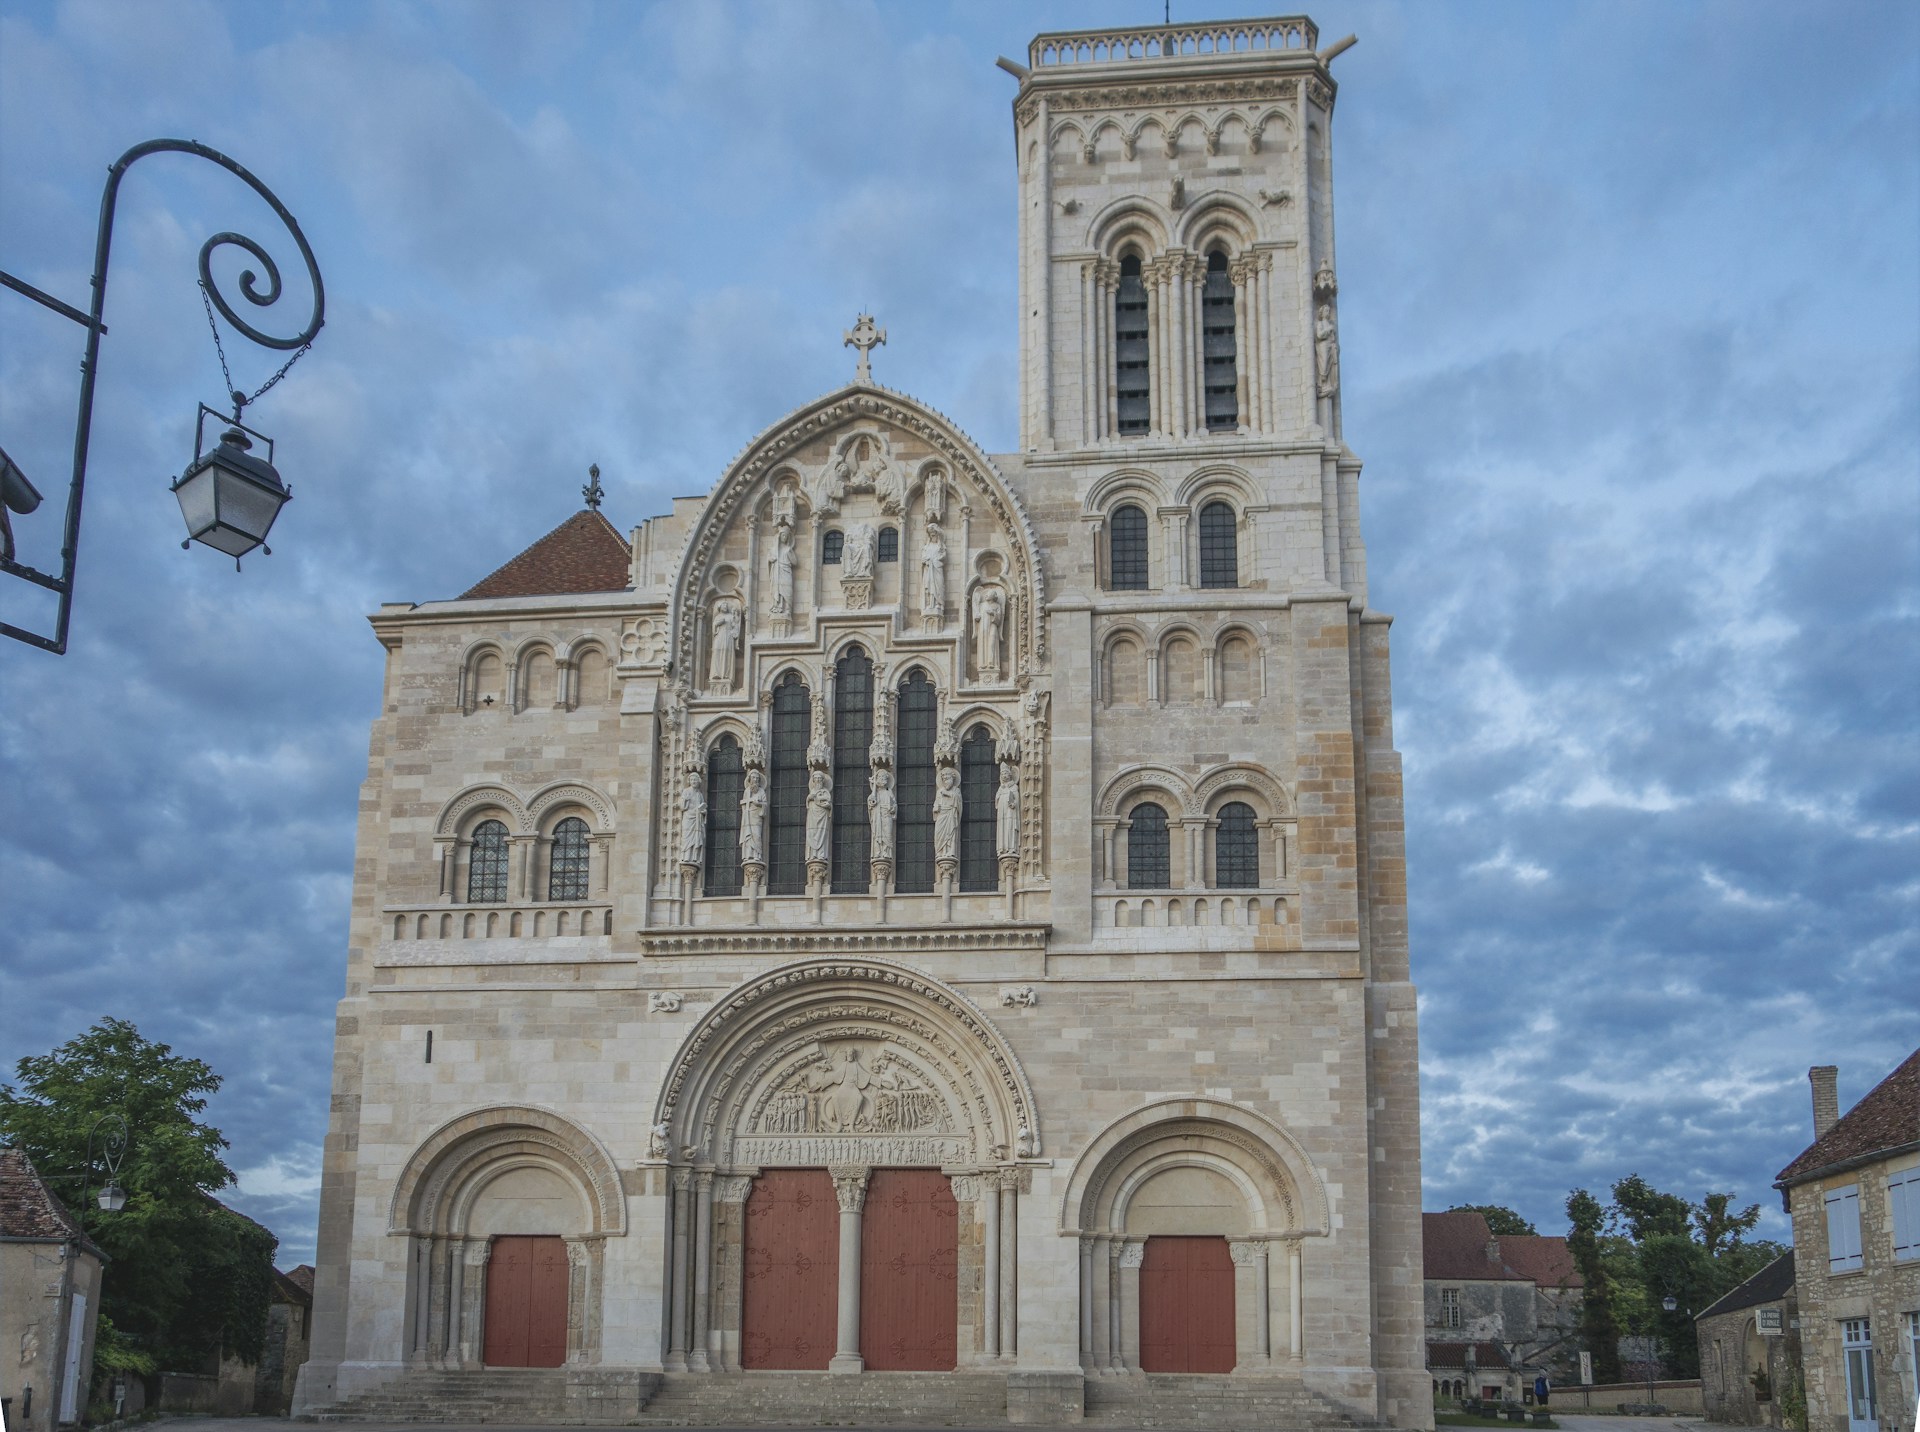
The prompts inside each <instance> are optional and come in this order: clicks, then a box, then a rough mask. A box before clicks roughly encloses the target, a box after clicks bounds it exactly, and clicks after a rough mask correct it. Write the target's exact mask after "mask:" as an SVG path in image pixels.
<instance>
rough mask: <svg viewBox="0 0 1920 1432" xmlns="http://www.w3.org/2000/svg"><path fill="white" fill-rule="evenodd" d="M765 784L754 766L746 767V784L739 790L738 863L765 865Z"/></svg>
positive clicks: (764, 779) (763, 778) (764, 780)
mask: <svg viewBox="0 0 1920 1432" xmlns="http://www.w3.org/2000/svg"><path fill="white" fill-rule="evenodd" d="M766 819H767V782H766V777H764V776H762V775H761V774H760V770H759V768H758V767H756V766H748V767H747V778H746V783H745V784H744V785H743V786H742V787H741V788H740V863H741V864H742V865H765V864H766V863H767V844H766V841H767V838H766V834H765V830H766Z"/></svg>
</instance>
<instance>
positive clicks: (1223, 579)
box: [1200, 502, 1240, 587]
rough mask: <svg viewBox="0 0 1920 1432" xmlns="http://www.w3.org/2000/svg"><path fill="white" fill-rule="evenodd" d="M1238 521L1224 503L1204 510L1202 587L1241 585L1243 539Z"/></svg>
mask: <svg viewBox="0 0 1920 1432" xmlns="http://www.w3.org/2000/svg"><path fill="white" fill-rule="evenodd" d="M1238 527H1239V522H1238V520H1237V519H1236V518H1235V517H1234V514H1233V509H1232V508H1231V507H1229V506H1228V505H1227V504H1226V503H1224V502H1209V503H1208V504H1207V505H1206V506H1205V507H1203V508H1201V509H1200V585H1201V586H1203V587H1237V586H1239V585H1240V539H1239V534H1238V532H1237V530H1236V529H1237V528H1238Z"/></svg>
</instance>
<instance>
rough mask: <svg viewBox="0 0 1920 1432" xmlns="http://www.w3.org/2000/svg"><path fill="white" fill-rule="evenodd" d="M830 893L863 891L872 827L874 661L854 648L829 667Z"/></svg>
mask: <svg viewBox="0 0 1920 1432" xmlns="http://www.w3.org/2000/svg"><path fill="white" fill-rule="evenodd" d="M833 707H834V710H833V870H832V876H831V878H832V882H833V886H832V888H833V893H834V894H836V895H864V894H866V893H867V886H868V883H869V873H868V872H869V864H868V861H869V857H870V856H871V854H872V845H873V840H872V831H871V830H870V829H869V827H868V824H867V821H868V817H867V791H868V788H869V786H870V784H871V780H870V777H871V770H870V768H869V766H868V764H867V763H868V761H869V759H870V758H871V754H872V746H873V662H872V661H870V660H868V658H867V654H866V653H865V652H864V651H862V650H861V649H860V648H859V647H857V646H850V647H848V648H847V651H846V654H845V655H844V656H842V657H841V658H840V660H839V661H838V662H837V663H835V665H834V668H833Z"/></svg>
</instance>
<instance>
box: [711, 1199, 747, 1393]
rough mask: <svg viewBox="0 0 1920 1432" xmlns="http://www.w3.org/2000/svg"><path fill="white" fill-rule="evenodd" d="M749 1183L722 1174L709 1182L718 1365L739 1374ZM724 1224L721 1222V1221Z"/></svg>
mask: <svg viewBox="0 0 1920 1432" xmlns="http://www.w3.org/2000/svg"><path fill="white" fill-rule="evenodd" d="M752 1193H753V1179H752V1178H751V1177H749V1176H748V1175H746V1174H738V1173H736V1174H722V1175H721V1176H720V1177H718V1178H716V1179H714V1181H713V1201H714V1203H715V1205H716V1208H715V1210H714V1218H715V1220H716V1223H715V1228H714V1264H715V1266H714V1274H713V1279H714V1292H713V1297H712V1300H711V1308H712V1317H713V1321H714V1322H715V1323H717V1324H718V1325H719V1326H718V1331H719V1333H720V1358H719V1364H720V1367H721V1369H722V1370H723V1371H726V1372H738V1371H740V1315H741V1311H742V1301H743V1298H744V1295H745V1286H744V1285H745V1267H744V1263H745V1258H746V1226H745V1225H746V1205H747V1199H748V1197H749V1196H750V1195H751V1194H752ZM722 1220H724V1221H722Z"/></svg>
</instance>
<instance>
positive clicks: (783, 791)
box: [767, 671, 813, 895]
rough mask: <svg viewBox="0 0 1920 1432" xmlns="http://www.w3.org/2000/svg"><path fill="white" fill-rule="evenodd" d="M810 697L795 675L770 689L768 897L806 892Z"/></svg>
mask: <svg viewBox="0 0 1920 1432" xmlns="http://www.w3.org/2000/svg"><path fill="white" fill-rule="evenodd" d="M812 723H813V698H812V697H811V696H810V695H809V694H808V692H807V687H806V683H805V682H803V681H802V680H801V679H800V676H799V674H798V673H797V672H792V671H790V672H788V673H787V674H786V676H784V677H783V678H782V679H781V681H780V684H779V685H778V686H776V687H774V689H773V731H772V738H773V740H772V744H773V749H772V751H771V752H769V761H770V765H771V769H770V771H769V773H768V782H767V785H768V791H767V797H768V800H767V893H768V894H770V895H804V894H805V893H806V889H807V736H808V733H809V731H810V730H811V728H812Z"/></svg>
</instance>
